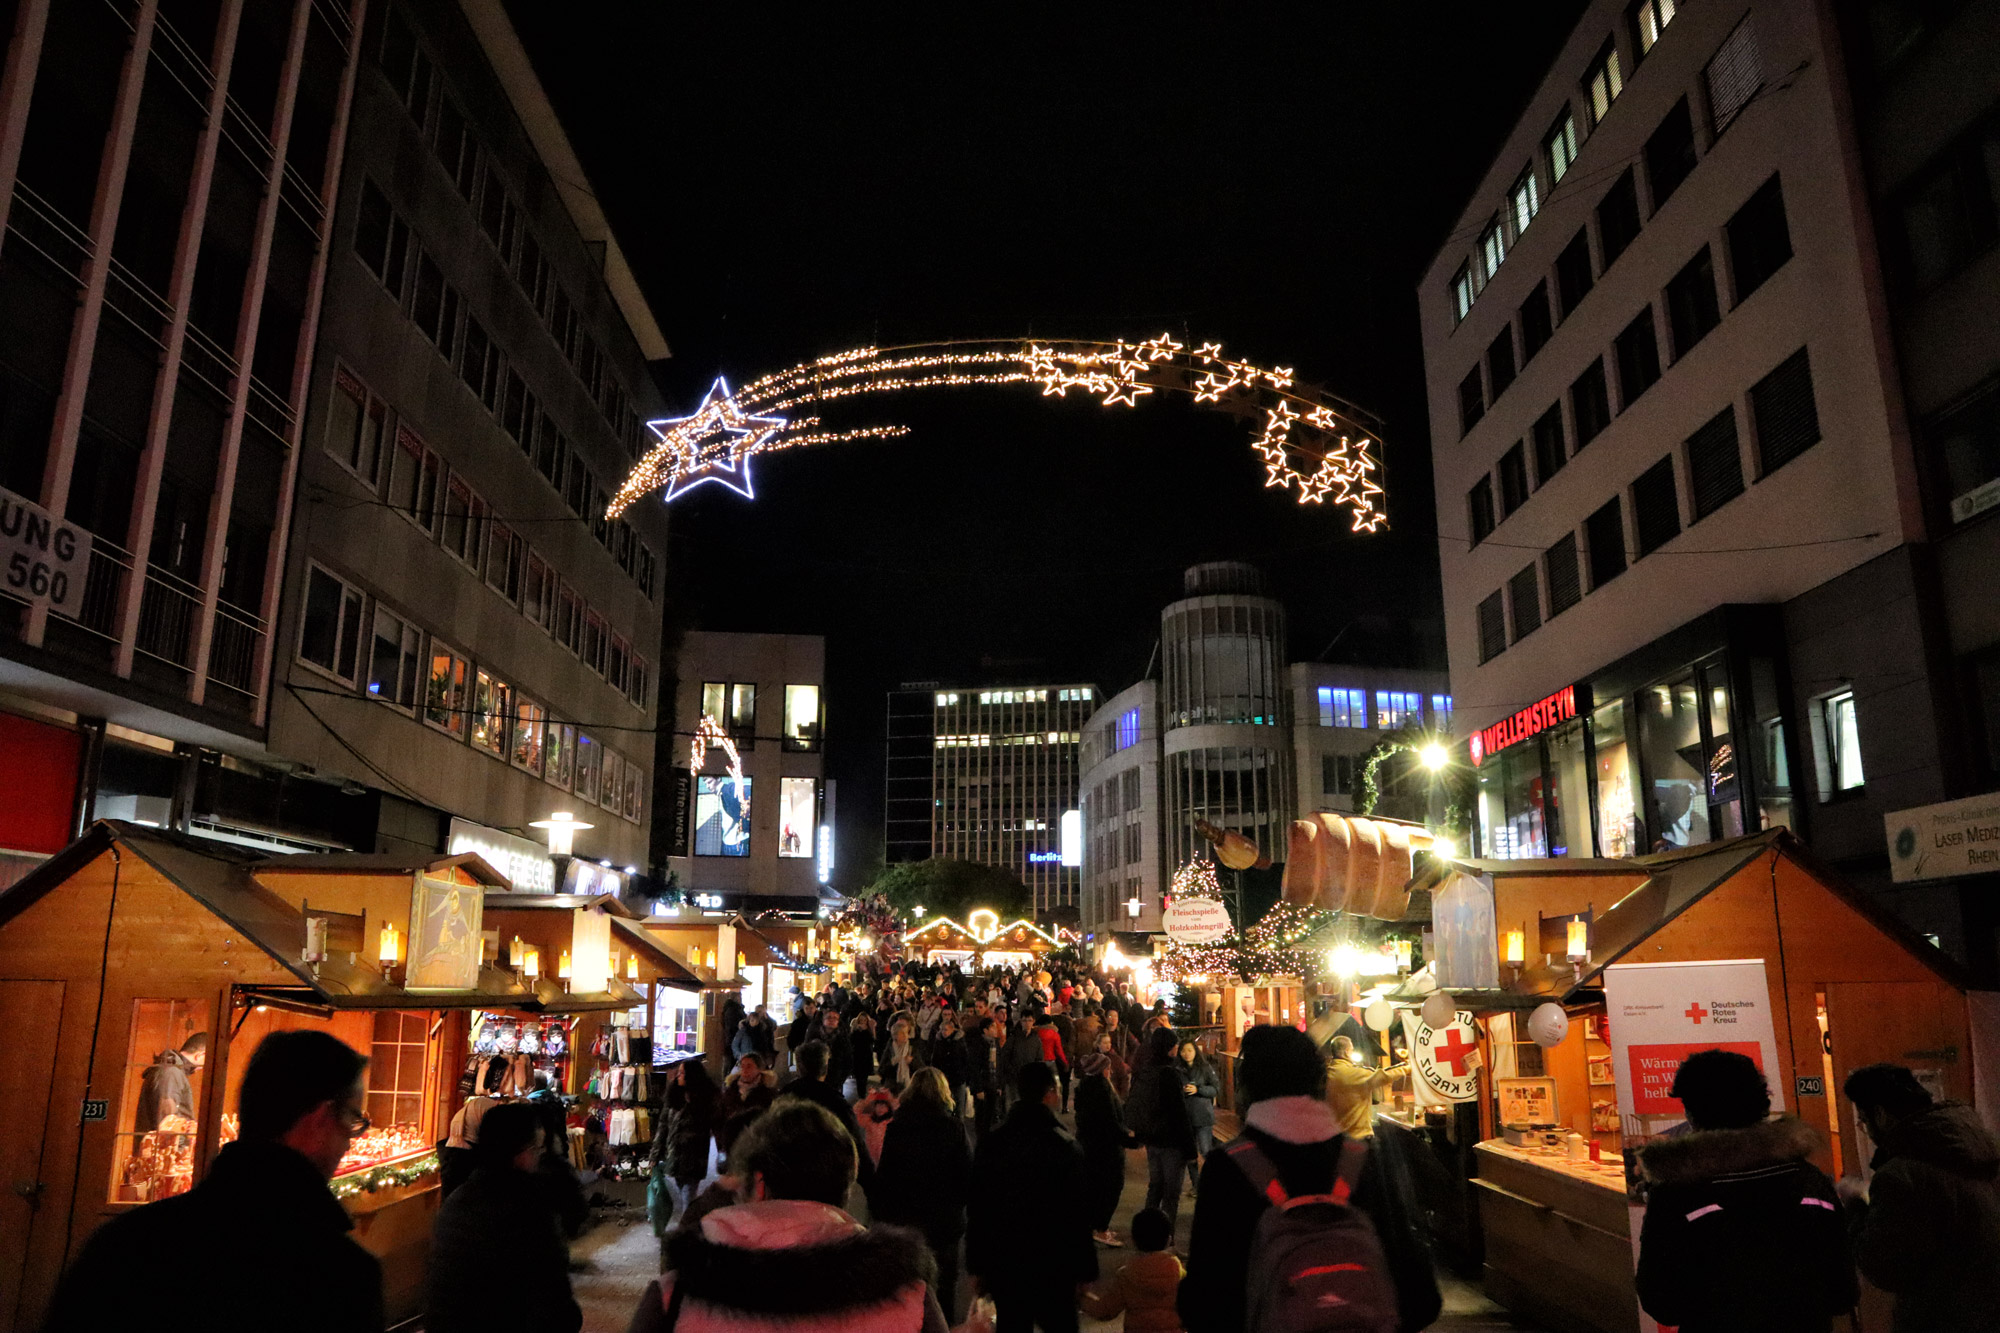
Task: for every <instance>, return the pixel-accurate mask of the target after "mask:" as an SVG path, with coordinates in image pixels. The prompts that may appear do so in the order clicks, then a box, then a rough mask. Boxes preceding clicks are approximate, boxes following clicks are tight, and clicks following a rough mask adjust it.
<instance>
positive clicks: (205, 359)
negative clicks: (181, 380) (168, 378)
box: [181, 320, 237, 403]
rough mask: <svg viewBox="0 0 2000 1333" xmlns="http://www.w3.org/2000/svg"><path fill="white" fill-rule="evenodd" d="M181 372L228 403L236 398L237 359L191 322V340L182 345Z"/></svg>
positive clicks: (188, 332)
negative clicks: (205, 386) (233, 397)
mask: <svg viewBox="0 0 2000 1333" xmlns="http://www.w3.org/2000/svg"><path fill="white" fill-rule="evenodd" d="M181 370H182V371H183V372H184V373H186V374H189V375H193V376H194V377H195V378H196V379H198V380H200V381H201V382H202V383H203V384H205V385H207V386H208V387H209V388H211V389H213V390H214V391H215V392H216V393H218V394H220V395H221V396H222V401H223V402H225V403H226V402H228V401H229V400H230V398H231V397H232V396H234V394H235V390H236V370H237V367H236V358H235V357H233V356H231V355H230V354H229V353H228V352H225V351H224V350H223V349H222V347H221V345H220V344H219V343H217V342H216V341H215V339H213V338H211V337H209V336H208V335H207V334H206V333H203V332H202V331H201V329H200V328H199V327H197V326H196V324H195V322H194V321H193V320H188V321H187V337H186V338H185V339H184V340H183V341H182V343H181Z"/></svg>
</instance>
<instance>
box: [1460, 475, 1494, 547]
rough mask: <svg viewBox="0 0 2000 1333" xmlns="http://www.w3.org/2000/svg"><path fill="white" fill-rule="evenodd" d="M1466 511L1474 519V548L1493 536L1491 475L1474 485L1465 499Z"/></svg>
mask: <svg viewBox="0 0 2000 1333" xmlns="http://www.w3.org/2000/svg"><path fill="white" fill-rule="evenodd" d="M1465 505H1466V510H1467V512H1468V513H1469V514H1470V516H1471V519H1472V544H1473V545H1474V546H1477V545H1479V543H1481V542H1483V541H1485V540H1486V539H1487V538H1488V537H1490V536H1492V535H1493V478H1492V476H1491V475H1490V474H1489V475H1487V476H1484V477H1481V478H1480V479H1479V480H1478V481H1477V482H1475V483H1474V484H1473V487H1472V490H1471V492H1470V493H1469V494H1468V495H1467V496H1466V497H1465Z"/></svg>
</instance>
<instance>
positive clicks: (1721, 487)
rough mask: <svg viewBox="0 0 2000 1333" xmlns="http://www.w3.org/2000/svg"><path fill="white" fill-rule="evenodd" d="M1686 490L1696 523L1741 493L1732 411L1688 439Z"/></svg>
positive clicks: (1719, 415)
mask: <svg viewBox="0 0 2000 1333" xmlns="http://www.w3.org/2000/svg"><path fill="white" fill-rule="evenodd" d="M1687 449H1688V490H1689V492H1690V495H1689V498H1690V499H1692V500H1693V501H1694V517H1695V521H1696V522H1697V523H1699V522H1700V521H1701V520H1702V519H1704V518H1707V517H1708V516H1709V515H1710V514H1713V513H1714V512H1715V511H1716V510H1718V509H1720V508H1722V506H1724V505H1726V504H1728V503H1729V502H1730V501H1731V500H1734V499H1735V498H1736V497H1737V496H1739V495H1741V494H1743V458H1742V455H1741V454H1739V453H1738V452H1737V448H1736V409H1735V408H1733V407H1725V408H1723V409H1722V410H1721V411H1720V412H1717V413H1716V414H1715V415H1714V416H1713V417H1711V418H1709V420H1708V422H1707V424H1705V425H1704V426H1703V427H1702V428H1701V429H1700V430H1698V431H1696V432H1695V433H1694V434H1692V435H1690V436H1688V442H1687Z"/></svg>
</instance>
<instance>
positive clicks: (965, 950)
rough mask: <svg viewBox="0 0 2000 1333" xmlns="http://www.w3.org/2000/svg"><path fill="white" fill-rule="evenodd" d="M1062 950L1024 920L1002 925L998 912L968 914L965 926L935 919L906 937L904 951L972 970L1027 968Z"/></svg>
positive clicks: (1050, 937)
mask: <svg viewBox="0 0 2000 1333" xmlns="http://www.w3.org/2000/svg"><path fill="white" fill-rule="evenodd" d="M1061 947H1062V946H1061V945H1060V944H1059V943H1058V942H1057V940H1056V938H1055V936H1053V935H1051V934H1049V933H1048V932H1047V931H1045V930H1043V929H1042V928H1041V927H1040V926H1038V925H1036V924H1035V923H1034V922H1032V921H1029V920H1027V919H1026V918H1022V919H1019V920H1016V921H1010V922H1008V923H1007V924H1006V925H1004V926H1003V925H1001V924H1000V917H999V915H998V914H997V913H995V912H990V911H988V910H986V909H985V908H983V907H982V908H980V909H978V910H977V911H974V912H968V913H967V914H966V919H965V921H964V923H963V924H961V923H959V922H958V921H955V920H953V919H952V918H951V917H948V916H937V917H933V918H931V919H930V920H929V921H927V922H925V923H924V924H923V925H921V926H919V927H918V928H917V929H915V930H913V931H910V932H909V933H908V934H906V935H904V936H903V951H904V953H905V954H907V955H909V956H910V957H913V958H921V959H923V960H925V961H926V962H931V963H939V964H942V963H947V962H955V963H957V964H958V965H959V966H960V967H963V968H965V969H967V970H968V971H969V970H972V969H975V968H990V967H1026V966H1027V965H1028V964H1030V963H1039V962H1040V961H1041V960H1042V958H1043V956H1044V955H1046V954H1049V953H1052V952H1054V951H1055V950H1056V949H1058V948H1061Z"/></svg>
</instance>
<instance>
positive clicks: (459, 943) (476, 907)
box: [403, 874, 485, 990]
mask: <svg viewBox="0 0 2000 1333" xmlns="http://www.w3.org/2000/svg"><path fill="white" fill-rule="evenodd" d="M416 880H417V882H416V891H415V893H414V894H413V895H412V899H411V902H410V970H409V975H408V976H407V977H406V978H405V980H404V982H403V984H404V986H405V987H406V988H407V989H409V990H471V989H472V988H473V987H474V986H476V985H478V984H479V952H480V942H481V941H480V930H481V928H482V926H483V925H484V921H485V896H484V894H483V893H482V892H481V891H480V890H479V889H477V888H472V887H468V886H466V885H463V884H459V883H457V882H456V881H454V880H451V879H441V878H437V877H434V876H431V875H425V874H419V875H418V876H417V877H416Z"/></svg>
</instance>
